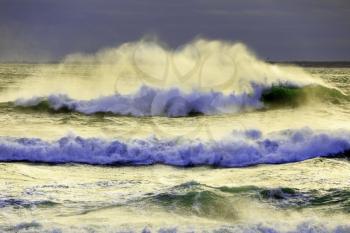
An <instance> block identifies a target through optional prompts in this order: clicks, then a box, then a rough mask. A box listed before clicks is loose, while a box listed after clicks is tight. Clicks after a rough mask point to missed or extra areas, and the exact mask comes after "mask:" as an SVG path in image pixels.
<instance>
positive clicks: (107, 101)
mask: <svg viewBox="0 0 350 233" xmlns="http://www.w3.org/2000/svg"><path fill="white" fill-rule="evenodd" d="M311 98H312V99H318V100H323V101H331V102H333V103H334V102H335V103H338V102H340V101H341V100H344V99H348V97H347V96H345V95H344V94H342V93H341V92H340V91H338V90H337V89H331V88H327V87H323V86H307V87H304V88H297V87H271V88H269V89H264V88H263V87H261V86H258V85H255V86H254V91H253V92H252V93H251V94H248V93H242V94H234V93H232V94H229V95H224V94H223V93H221V92H214V91H212V92H206V93H205V92H198V91H193V92H191V93H188V94H186V93H184V92H182V91H181V90H179V89H176V88H173V89H169V90H161V89H154V88H151V87H147V86H143V87H142V88H141V89H140V90H139V91H138V92H137V93H135V94H133V95H120V94H116V95H112V96H105V97H100V98H97V99H92V100H74V99H72V98H70V97H68V96H67V95H50V96H48V97H33V98H30V99H18V100H16V101H15V102H14V106H15V107H22V108H30V109H33V110H43V111H51V112H79V113H83V114H95V113H112V114H117V115H129V116H138V117H140V116H167V117H183V116H191V115H197V114H200V115H217V114H229V113H238V112H242V111H249V110H256V109H261V108H263V107H265V108H267V107H275V106H298V105H301V104H305V103H306V102H308V100H310V99H311Z"/></svg>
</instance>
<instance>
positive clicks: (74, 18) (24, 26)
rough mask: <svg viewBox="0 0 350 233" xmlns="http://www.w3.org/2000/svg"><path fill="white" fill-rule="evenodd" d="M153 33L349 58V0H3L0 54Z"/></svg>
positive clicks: (272, 52) (12, 57)
mask: <svg viewBox="0 0 350 233" xmlns="http://www.w3.org/2000/svg"><path fill="white" fill-rule="evenodd" d="M147 35H152V36H157V37H158V38H159V39H160V40H161V41H163V42H164V43H166V44H167V45H168V46H170V47H173V48H176V47H177V46H179V45H182V44H184V43H187V42H189V41H191V40H193V39H194V38H198V37H203V38H207V39H220V40H228V41H240V42H243V43H245V44H247V45H248V46H249V47H250V48H251V49H252V50H253V51H255V52H256V53H257V54H258V55H259V57H261V58H264V59H268V60H275V61H278V60H283V61H288V60H313V61H335V60H350V1H349V0H290V1H289V0H0V62H12V61H17V62H21V61H26V62H45V61H58V60H60V59H62V58H63V57H64V56H66V55H68V54H70V53H77V52H82V53H94V52H96V51H98V50H99V49H102V48H106V47H115V46H118V45H120V44H122V43H125V42H129V41H136V40H139V39H140V38H142V37H144V36H147Z"/></svg>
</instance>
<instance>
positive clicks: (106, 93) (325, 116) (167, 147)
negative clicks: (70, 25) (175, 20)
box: [0, 40, 350, 233]
mask: <svg viewBox="0 0 350 233" xmlns="http://www.w3.org/2000/svg"><path fill="white" fill-rule="evenodd" d="M299 65H302V66H303V68H300V67H298V66H296V65H291V64H285V63H284V64H270V63H265V62H263V61H261V60H259V59H258V58H256V57H255V55H254V54H253V53H252V52H250V51H249V49H247V48H246V47H245V46H244V45H242V44H229V43H226V42H225V43H224V42H220V41H202V40H199V41H197V42H193V43H191V44H188V45H186V46H185V47H184V48H181V49H179V50H176V51H170V50H168V49H165V48H163V47H161V46H159V45H157V44H155V43H150V42H137V43H134V44H132V43H131V44H126V45H123V46H121V47H118V48H115V49H109V50H106V51H102V52H100V53H97V54H96V55H82V54H74V55H71V56H68V57H67V58H66V59H65V60H64V61H62V62H61V63H59V64H0V102H1V103H0V232H286V233H287V232H288V233H291V232H310V233H311V232H312V233H313V232H315V233H316V232H337V233H345V232H350V172H349V171H350V163H349V158H350V121H349V119H350V118H349V117H350V97H349V94H350V68H349V66H348V65H347V63H338V64H336V63H300V64H299Z"/></svg>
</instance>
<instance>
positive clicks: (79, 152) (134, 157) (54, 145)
mask: <svg viewBox="0 0 350 233" xmlns="http://www.w3.org/2000/svg"><path fill="white" fill-rule="evenodd" d="M349 150H350V132H348V131H341V130H339V131H332V132H323V131H317V130H311V129H310V128H302V129H297V130H284V131H277V132H274V133H269V134H266V135H263V134H262V133H261V132H260V131H258V130H247V131H244V132H238V131H237V132H233V133H232V135H230V136H229V137H228V138H226V139H225V140H220V141H208V142H203V141H200V140H185V139H181V138H178V139H172V140H160V139H157V138H150V139H148V140H131V141H127V142H122V141H118V140H105V139H99V138H86V139H85V138H81V137H78V136H66V137H63V138H61V139H59V140H57V141H52V142H48V141H43V140H41V139H37V138H10V137H2V138H1V139H0V161H29V162H45V163H87V164H101V165H151V164H167V165H174V166H200V165H210V166H217V167H243V166H249V165H256V164H278V163H289V162H297V161H302V160H306V159H311V158H315V157H334V156H339V155H341V154H346V153H347V154H348V153H349Z"/></svg>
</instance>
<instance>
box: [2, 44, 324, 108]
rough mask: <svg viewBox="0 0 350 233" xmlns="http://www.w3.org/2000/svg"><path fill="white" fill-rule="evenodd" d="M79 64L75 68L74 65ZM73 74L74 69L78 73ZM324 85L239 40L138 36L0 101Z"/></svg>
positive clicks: (77, 57)
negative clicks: (148, 90) (166, 42)
mask: <svg viewBox="0 0 350 233" xmlns="http://www.w3.org/2000/svg"><path fill="white" fill-rule="evenodd" d="M78 67H79V68H78ZM72 72H79V74H81V77H77V76H75V75H74V73H72ZM311 84H313V85H316V84H317V85H325V83H324V82H323V81H322V80H321V79H319V78H317V77H315V76H312V75H310V74H309V73H308V72H306V71H305V70H303V69H302V68H299V67H295V66H291V65H289V66H286V65H276V64H273V65H272V64H268V63H266V62H264V61H262V60H259V59H258V58H257V57H256V56H255V55H254V53H253V52H252V51H250V50H249V49H248V48H247V47H246V46H245V45H244V44H242V43H233V42H227V41H208V40H203V39H198V40H195V41H193V42H190V43H188V44H185V45H183V46H182V47H179V48H177V49H175V50H174V49H170V48H167V47H165V46H163V45H162V44H161V43H159V42H156V41H147V40H141V41H138V42H132V43H126V44H123V45H120V46H119V47H116V48H108V49H103V50H101V51H99V52H97V53H96V54H92V55H86V54H72V55H68V56H67V57H66V58H65V59H64V60H63V61H62V62H61V63H59V64H57V65H54V66H50V67H44V68H43V69H40V70H39V71H38V72H37V73H36V74H35V75H33V76H30V77H28V78H26V79H25V80H23V81H21V83H20V84H19V85H18V86H17V87H16V89H15V90H13V89H12V90H9V91H8V92H5V93H2V95H1V100H2V101H3V102H4V101H12V100H15V99H16V98H29V97H33V96H48V95H50V94H66V95H68V96H70V97H71V98H74V99H92V98H97V97H100V96H108V95H114V94H116V93H118V94H130V93H135V92H136V91H138V90H139V88H140V87H141V86H149V87H153V88H157V89H163V90H166V89H169V88H179V89H180V90H182V91H184V92H191V91H201V92H208V91H216V92H222V93H224V94H232V93H238V94H239V93H243V92H245V93H252V92H253V91H254V90H253V89H254V88H253V85H258V86H263V87H270V86H272V85H276V86H280V85H288V86H289V85H291V86H297V87H300V86H305V85H311Z"/></svg>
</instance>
